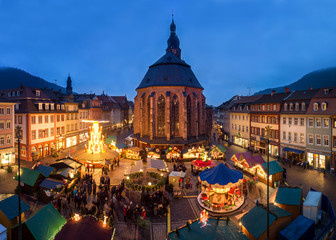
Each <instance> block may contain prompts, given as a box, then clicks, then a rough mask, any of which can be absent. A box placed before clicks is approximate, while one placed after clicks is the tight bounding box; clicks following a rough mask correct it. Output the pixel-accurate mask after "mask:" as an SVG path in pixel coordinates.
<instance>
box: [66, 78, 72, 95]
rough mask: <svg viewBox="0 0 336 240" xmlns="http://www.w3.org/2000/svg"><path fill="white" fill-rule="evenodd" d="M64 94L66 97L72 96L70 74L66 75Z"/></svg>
mask: <svg viewBox="0 0 336 240" xmlns="http://www.w3.org/2000/svg"><path fill="white" fill-rule="evenodd" d="M66 94H67V95H70V94H72V80H71V77H70V74H69V75H68V80H67V87H66Z"/></svg>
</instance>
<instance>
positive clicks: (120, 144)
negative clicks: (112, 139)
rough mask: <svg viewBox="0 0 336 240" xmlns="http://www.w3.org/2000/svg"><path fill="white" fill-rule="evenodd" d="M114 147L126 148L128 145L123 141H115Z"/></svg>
mask: <svg viewBox="0 0 336 240" xmlns="http://www.w3.org/2000/svg"><path fill="white" fill-rule="evenodd" d="M116 147H117V148H119V149H122V148H128V146H127V145H126V144H125V143H117V144H116Z"/></svg>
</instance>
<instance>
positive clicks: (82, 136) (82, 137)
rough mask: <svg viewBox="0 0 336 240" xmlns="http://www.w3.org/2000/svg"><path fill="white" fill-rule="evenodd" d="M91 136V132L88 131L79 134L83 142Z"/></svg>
mask: <svg viewBox="0 0 336 240" xmlns="http://www.w3.org/2000/svg"><path fill="white" fill-rule="evenodd" d="M88 138H89V133H88V132H86V133H81V134H79V142H80V143H82V142H86V141H87V140H88Z"/></svg>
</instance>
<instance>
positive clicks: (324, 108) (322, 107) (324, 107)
mask: <svg viewBox="0 0 336 240" xmlns="http://www.w3.org/2000/svg"><path fill="white" fill-rule="evenodd" d="M321 110H322V111H326V110H327V103H326V102H323V103H322V104H321Z"/></svg>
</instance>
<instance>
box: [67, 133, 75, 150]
mask: <svg viewBox="0 0 336 240" xmlns="http://www.w3.org/2000/svg"><path fill="white" fill-rule="evenodd" d="M65 142H66V147H67V148H68V147H72V146H76V145H77V136H73V137H68V138H66V140H65Z"/></svg>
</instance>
